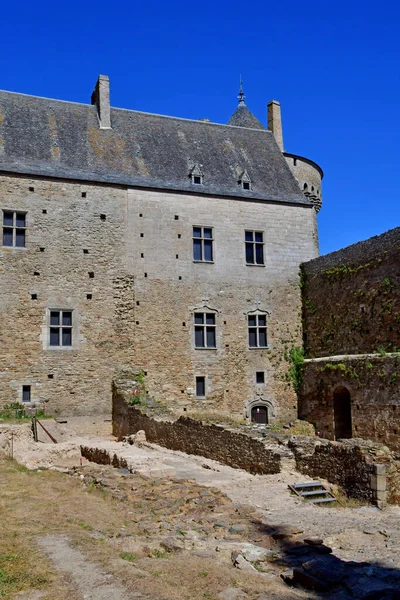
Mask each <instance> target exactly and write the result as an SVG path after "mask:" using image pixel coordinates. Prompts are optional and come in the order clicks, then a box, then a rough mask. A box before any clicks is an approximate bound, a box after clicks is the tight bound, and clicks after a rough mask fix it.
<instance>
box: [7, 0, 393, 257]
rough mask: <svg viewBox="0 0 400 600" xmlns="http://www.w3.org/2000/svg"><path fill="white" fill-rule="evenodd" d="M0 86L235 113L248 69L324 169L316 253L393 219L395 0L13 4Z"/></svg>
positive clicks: (160, 109)
mask: <svg viewBox="0 0 400 600" xmlns="http://www.w3.org/2000/svg"><path fill="white" fill-rule="evenodd" d="M1 21H2V28H1V29H2V35H1V38H0V52H1V56H2V61H1V71H0V88H2V89H6V90H11V91H17V92H23V93H27V94H34V95H39V96H48V97H53V98H59V99H63V100H73V101H77V102H90V95H91V92H92V89H93V86H94V83H95V80H96V77H97V75H98V74H99V73H102V74H106V75H109V77H110V79H111V102H112V105H114V106H119V107H124V108H130V109H138V110H144V111H148V112H156V113H162V114H169V115H175V116H181V117H187V118H209V119H211V120H212V121H216V122H222V123H223V122H226V121H227V120H228V118H229V117H230V115H231V113H232V112H233V111H234V110H235V107H236V96H237V93H238V81H239V74H240V73H242V78H243V80H244V88H245V93H246V97H247V104H248V106H249V108H250V109H251V110H252V111H253V112H254V113H255V115H256V116H257V117H258V118H259V119H260V120H261V121H262V122H263V123H265V122H266V105H267V102H268V101H269V100H271V99H276V100H279V101H280V102H281V105H282V114H283V125H284V141H285V149H286V150H287V151H289V152H293V153H296V154H300V155H303V156H307V157H309V158H311V159H313V160H315V161H316V162H318V163H319V164H320V165H321V166H322V168H323V169H324V171H325V179H324V182H323V194H324V205H323V208H322V210H321V212H320V214H319V232H320V246H321V253H326V252H330V251H332V250H336V249H338V248H341V247H343V246H346V245H348V244H350V243H353V242H356V241H359V240H362V239H365V238H367V237H370V236H372V235H376V234H379V233H382V232H384V231H386V230H387V229H391V228H393V227H396V226H398V225H399V224H400V223H399V216H400V208H399V206H400V203H399V197H400V188H399V181H398V176H397V174H398V172H399V165H398V163H399V158H400V157H399V145H400V142H399V140H400V116H399V105H400V101H399V100H400V98H399V96H400V79H399V62H400V56H399V50H400V35H399V29H400V5H399V3H398V2H396V1H395V0H393V1H385V0H383V1H381V2H376V1H374V2H372V1H370V0H366V1H364V2H360V1H358V0H348V1H347V2H344V1H343V0H335V1H334V2H333V1H327V0H320V1H319V2H314V1H313V2H307V0H305V1H304V2H298V1H293V0H285V2H279V1H275V2H268V1H266V0H253V1H247V2H245V1H243V0H241V1H240V2H239V1H237V0H230V1H227V0H214V1H212V2H210V0H203V1H202V2H189V1H186V2H184V1H182V0H180V1H174V0H170V1H169V2H166V1H156V0H146V1H143V2H137V1H136V2H135V1H133V2H132V1H129V2H128V1H127V0H123V1H121V0H115V1H114V2H104V1H103V0H99V1H98V2H90V3H88V2H85V1H84V0H83V1H80V2H77V1H76V0H69V1H68V2H51V3H50V2H47V1H42V2H41V1H40V0H39V2H31V1H30V2H29V3H28V2H26V0H22V2H19V3H12V2H6V3H4V4H3V6H2V19H1Z"/></svg>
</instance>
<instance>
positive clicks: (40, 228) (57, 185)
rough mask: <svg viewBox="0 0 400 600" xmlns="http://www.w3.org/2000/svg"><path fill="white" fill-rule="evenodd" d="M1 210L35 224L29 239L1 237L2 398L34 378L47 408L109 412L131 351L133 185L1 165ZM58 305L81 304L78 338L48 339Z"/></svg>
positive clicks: (75, 307) (34, 391)
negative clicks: (129, 212) (54, 342)
mask: <svg viewBox="0 0 400 600" xmlns="http://www.w3.org/2000/svg"><path fill="white" fill-rule="evenodd" d="M2 210H17V211H23V212H26V223H27V233H26V247H25V248H11V247H4V246H3V247H1V246H0V289H1V294H0V337H1V340H0V365H1V366H0V407H1V406H2V405H4V404H7V403H10V402H16V401H21V400H22V386H23V385H29V386H31V398H32V401H34V402H40V403H41V404H42V405H43V404H44V405H45V406H46V411H47V412H49V413H52V414H55V415H57V414H58V415H60V414H93V413H102V412H110V410H111V381H112V378H113V374H114V372H115V370H116V369H117V368H119V367H120V366H121V365H123V364H126V363H129V362H130V361H131V357H132V341H133V323H134V322H133V308H134V288H133V275H132V273H128V272H127V270H126V268H125V266H126V264H125V249H124V240H125V237H126V236H125V230H126V190H125V189H123V188H121V187H118V186H106V185H95V184H89V183H87V184H80V183H77V182H75V183H74V182H65V181H55V180H50V179H44V178H35V179H33V178H28V177H18V176H4V175H3V176H1V177H0V217H1V225H2V219H3V214H2ZM1 225H0V231H1ZM51 309H66V310H72V311H73V345H72V347H64V348H51V347H49V344H48V339H49V311H50V310H51Z"/></svg>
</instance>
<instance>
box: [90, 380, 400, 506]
mask: <svg viewBox="0 0 400 600" xmlns="http://www.w3.org/2000/svg"><path fill="white" fill-rule="evenodd" d="M135 387H136V381H135V378H134V375H133V374H128V373H127V372H125V373H123V374H121V375H120V377H119V378H118V379H117V380H116V381H114V383H113V433H114V435H115V436H116V437H117V438H118V440H121V439H122V438H123V437H124V436H128V435H131V434H135V433H137V432H138V431H141V430H142V431H144V432H145V433H146V439H147V441H148V442H152V443H155V444H159V445H161V446H164V447H166V448H169V449H171V450H178V451H181V452H186V453H187V454H196V455H199V456H204V457H205V458H210V459H212V460H217V461H219V462H221V463H224V464H227V465H229V466H231V467H234V468H241V469H245V470H246V471H249V472H250V473H255V474H261V475H263V474H274V473H279V472H280V471H281V469H282V467H283V465H284V464H285V463H286V464H288V463H289V464H290V463H294V461H295V463H296V468H297V470H298V471H299V472H300V473H303V474H304V475H308V476H310V477H313V478H314V477H315V478H323V479H325V480H327V481H329V482H330V483H334V484H336V485H339V486H340V487H342V489H343V490H344V492H345V493H346V494H347V495H348V496H350V497H353V498H358V499H360V500H363V501H367V502H371V503H373V504H378V505H382V506H383V505H384V504H385V503H386V502H390V503H393V504H396V503H397V504H398V503H400V461H397V460H396V457H395V456H394V455H393V454H392V453H391V452H390V451H389V449H388V448H387V447H385V446H380V445H376V444H375V445H374V444H372V443H371V442H364V441H363V440H360V439H358V440H348V441H345V442H343V443H342V442H333V443H331V442H328V441H327V440H323V439H318V438H314V437H306V436H296V437H290V436H285V435H280V436H276V435H274V436H273V437H270V438H269V439H268V438H267V439H263V440H258V439H254V438H251V437H250V436H249V435H246V434H244V433H242V432H237V431H234V430H232V429H227V428H224V427H222V426H216V425H205V424H203V423H201V422H200V421H196V420H194V419H190V418H184V417H181V418H179V419H178V420H172V419H170V420H168V417H167V416H166V415H164V416H163V417H162V418H161V417H156V416H155V415H154V414H153V415H152V414H151V413H150V414H145V412H144V409H143V407H142V408H139V407H137V406H132V405H129V404H128V400H129V398H130V397H131V390H132V389H134V388H135ZM84 455H85V456H86V458H89V459H90V460H94V461H95V462H99V463H101V464H111V463H113V464H114V463H115V464H116V465H117V466H119V465H120V464H122V463H120V462H118V461H119V459H118V453H117V454H116V453H115V452H113V451H112V452H111V453H110V452H104V451H102V450H101V449H93V448H89V449H87V448H86V449H85V454H84ZM291 468H292V469H293V464H292V466H291Z"/></svg>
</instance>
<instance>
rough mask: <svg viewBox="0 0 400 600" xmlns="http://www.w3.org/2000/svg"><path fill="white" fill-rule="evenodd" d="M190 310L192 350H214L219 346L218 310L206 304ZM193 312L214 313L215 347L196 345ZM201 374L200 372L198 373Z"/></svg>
mask: <svg viewBox="0 0 400 600" xmlns="http://www.w3.org/2000/svg"><path fill="white" fill-rule="evenodd" d="M190 312H191V346H192V349H193V350H196V351H200V352H201V351H206V352H215V351H216V350H218V349H219V348H220V346H221V339H220V337H221V332H220V327H219V323H218V316H219V312H218V310H216V309H215V308H211V307H210V306H208V305H207V304H203V305H201V306H196V307H194V308H191V309H190ZM195 313H213V314H214V315H215V347H214V346H213V347H209V348H207V347H204V348H203V347H198V346H196V337H195V323H194V320H195V319H194V315H195ZM199 375H201V373H199ZM206 391H207V383H206Z"/></svg>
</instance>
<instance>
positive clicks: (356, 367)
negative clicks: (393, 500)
mask: <svg viewBox="0 0 400 600" xmlns="http://www.w3.org/2000/svg"><path fill="white" fill-rule="evenodd" d="M343 387H344V388H346V389H347V390H348V391H349V395H350V404H351V422H352V437H356V438H364V439H371V440H375V441H377V442H380V443H382V444H386V445H387V446H389V447H390V448H392V449H394V450H397V451H399V450H400V436H399V433H400V353H399V354H397V355H390V356H389V355H388V356H384V357H383V356H379V355H369V356H366V357H357V356H355V357H345V356H342V357H340V356H339V357H335V358H331V359H329V360H320V359H319V360H318V359H317V360H306V361H305V363H304V374H303V385H302V388H301V390H300V394H299V417H300V418H301V419H304V420H306V421H309V422H310V423H313V424H314V425H315V426H316V428H317V430H318V431H319V433H320V435H321V436H322V437H324V438H328V439H334V438H335V411H334V394H335V391H336V390H338V389H339V388H343Z"/></svg>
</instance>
